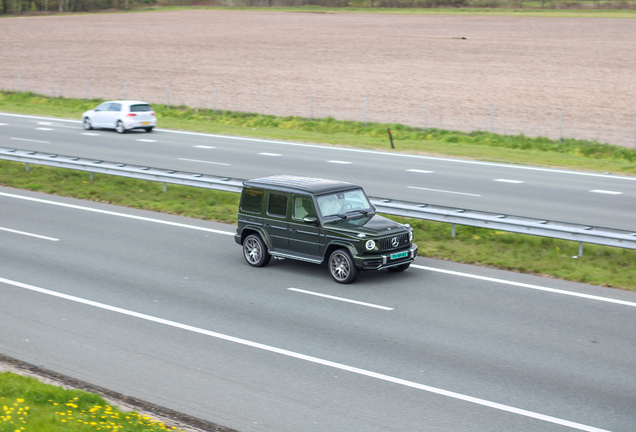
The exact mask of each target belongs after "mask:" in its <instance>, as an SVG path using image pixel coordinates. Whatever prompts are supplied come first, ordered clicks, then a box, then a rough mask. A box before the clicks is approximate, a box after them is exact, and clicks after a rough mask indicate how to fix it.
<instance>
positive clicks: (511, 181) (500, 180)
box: [493, 179, 523, 183]
mask: <svg viewBox="0 0 636 432" xmlns="http://www.w3.org/2000/svg"><path fill="white" fill-rule="evenodd" d="M493 181H496V182H502V183H523V180H509V179H494V180H493Z"/></svg>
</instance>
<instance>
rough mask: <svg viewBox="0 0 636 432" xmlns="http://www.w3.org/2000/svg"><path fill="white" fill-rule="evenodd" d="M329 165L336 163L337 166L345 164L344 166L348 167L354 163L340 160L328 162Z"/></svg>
mask: <svg viewBox="0 0 636 432" xmlns="http://www.w3.org/2000/svg"><path fill="white" fill-rule="evenodd" d="M327 163H335V164H344V165H347V164H350V163H352V162H347V161H339V160H329V161H327Z"/></svg>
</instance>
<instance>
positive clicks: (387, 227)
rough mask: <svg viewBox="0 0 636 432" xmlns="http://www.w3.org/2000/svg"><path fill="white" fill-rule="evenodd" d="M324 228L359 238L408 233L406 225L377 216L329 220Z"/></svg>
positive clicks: (351, 216)
mask: <svg viewBox="0 0 636 432" xmlns="http://www.w3.org/2000/svg"><path fill="white" fill-rule="evenodd" d="M324 228H325V230H328V231H337V232H339V233H342V234H349V235H351V236H357V235H358V234H359V233H363V234H366V235H368V236H385V235H391V234H397V233H402V232H405V231H407V229H406V228H405V227H404V225H402V224H399V223H397V222H395V221H392V220H391V219H387V218H385V217H383V216H379V215H377V214H373V215H371V216H362V217H357V216H355V215H350V216H348V217H347V219H336V220H329V221H328V222H326V223H325V224H324Z"/></svg>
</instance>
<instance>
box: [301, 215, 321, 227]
mask: <svg viewBox="0 0 636 432" xmlns="http://www.w3.org/2000/svg"><path fill="white" fill-rule="evenodd" d="M303 222H305V223H310V224H314V225H318V218H317V217H315V216H305V217H304V218H303Z"/></svg>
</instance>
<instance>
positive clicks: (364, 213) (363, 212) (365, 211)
mask: <svg viewBox="0 0 636 432" xmlns="http://www.w3.org/2000/svg"><path fill="white" fill-rule="evenodd" d="M351 211H354V212H360V213H362V214H363V215H365V216H366V215H368V214H369V212H368V211H367V210H360V209H356V210H351Z"/></svg>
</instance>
